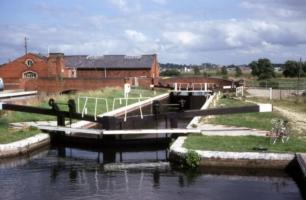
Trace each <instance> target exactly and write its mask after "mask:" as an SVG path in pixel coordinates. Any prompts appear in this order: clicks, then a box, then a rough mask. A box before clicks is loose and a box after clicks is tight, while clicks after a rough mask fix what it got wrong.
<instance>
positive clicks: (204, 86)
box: [174, 83, 211, 91]
mask: <svg viewBox="0 0 306 200" xmlns="http://www.w3.org/2000/svg"><path fill="white" fill-rule="evenodd" d="M209 84H211V83H174V91H189V89H192V91H196V90H197V91H208V86H209ZM198 88H200V89H198Z"/></svg>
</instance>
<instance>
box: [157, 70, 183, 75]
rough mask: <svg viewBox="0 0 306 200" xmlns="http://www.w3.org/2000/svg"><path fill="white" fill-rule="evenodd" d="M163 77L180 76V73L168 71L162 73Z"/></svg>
mask: <svg viewBox="0 0 306 200" xmlns="http://www.w3.org/2000/svg"><path fill="white" fill-rule="evenodd" d="M160 75H161V76H179V75H180V72H179V71H178V70H176V69H167V70H165V71H162V72H161V73H160Z"/></svg>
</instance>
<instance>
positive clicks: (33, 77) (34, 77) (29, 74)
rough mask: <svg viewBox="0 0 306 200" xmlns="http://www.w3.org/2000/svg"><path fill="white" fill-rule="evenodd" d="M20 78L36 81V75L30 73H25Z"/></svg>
mask: <svg viewBox="0 0 306 200" xmlns="http://www.w3.org/2000/svg"><path fill="white" fill-rule="evenodd" d="M22 78H24V79H36V78H37V73H36V72H32V71H27V72H24V73H23V74H22Z"/></svg>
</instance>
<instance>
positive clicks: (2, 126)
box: [0, 118, 40, 144]
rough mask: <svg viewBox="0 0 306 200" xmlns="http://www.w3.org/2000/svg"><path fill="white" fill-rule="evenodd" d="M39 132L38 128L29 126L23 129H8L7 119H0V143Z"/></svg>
mask: <svg viewBox="0 0 306 200" xmlns="http://www.w3.org/2000/svg"><path fill="white" fill-rule="evenodd" d="M39 132H40V131H39V130H37V129H34V128H29V129H25V130H13V129H9V127H8V122H7V120H6V119H4V118H1V119H0V144H6V143H10V142H13V141H17V140H21V139H24V138H27V137H31V136H34V135H36V134H37V133H39Z"/></svg>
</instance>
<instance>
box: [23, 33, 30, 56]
mask: <svg viewBox="0 0 306 200" xmlns="http://www.w3.org/2000/svg"><path fill="white" fill-rule="evenodd" d="M28 40H29V38H27V37H24V51H25V54H26V55H27V54H28Z"/></svg>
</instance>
